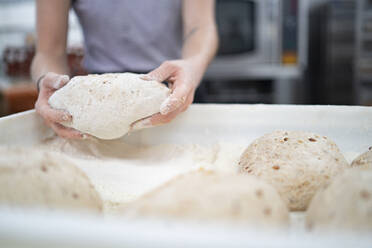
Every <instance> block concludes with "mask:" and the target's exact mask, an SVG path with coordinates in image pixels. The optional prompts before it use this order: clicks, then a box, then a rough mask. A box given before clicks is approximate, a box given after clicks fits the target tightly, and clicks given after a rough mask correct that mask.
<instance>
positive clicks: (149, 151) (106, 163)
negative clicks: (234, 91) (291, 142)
mask: <svg viewBox="0 0 372 248" xmlns="http://www.w3.org/2000/svg"><path fill="white" fill-rule="evenodd" d="M37 148H39V149H40V148H41V149H46V150H52V151H56V152H60V153H62V154H65V155H66V156H67V157H68V158H69V159H71V160H73V162H75V164H76V165H77V166H78V167H79V168H81V169H82V170H83V171H84V172H85V173H86V175H87V176H88V177H89V178H90V180H91V182H92V183H93V185H94V186H95V188H96V190H97V191H98V192H99V194H100V195H101V198H102V200H103V201H104V210H105V213H106V214H114V213H115V210H116V209H117V208H119V207H122V206H123V205H124V206H125V205H126V204H127V203H129V202H131V201H133V200H135V199H137V198H138V197H139V196H141V195H143V194H144V193H146V192H149V191H151V190H153V189H154V188H156V187H158V186H160V185H161V184H163V183H165V182H167V181H168V180H170V179H172V178H174V177H175V176H178V175H180V174H184V173H187V172H190V171H195V170H200V169H206V170H219V171H230V172H231V171H236V170H237V166H236V165H237V163H238V161H239V158H240V154H241V153H242V152H243V150H244V148H245V145H240V144H229V143H217V144H212V145H197V144H184V145H180V144H159V145H151V146H150V145H148V146H146V145H141V146H137V145H132V144H127V143H125V142H124V141H123V140H122V139H119V140H106V141H103V140H97V139H90V140H84V141H76V140H64V139H61V138H58V137H53V138H50V139H48V140H45V141H44V142H43V143H42V144H40V145H38V147H37Z"/></svg>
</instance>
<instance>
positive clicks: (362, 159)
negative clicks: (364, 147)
mask: <svg viewBox="0 0 372 248" xmlns="http://www.w3.org/2000/svg"><path fill="white" fill-rule="evenodd" d="M351 166H352V167H353V168H361V169H372V147H370V148H369V151H367V152H365V153H363V154H361V155H360V156H358V157H357V158H356V159H354V161H353V162H352V163H351Z"/></svg>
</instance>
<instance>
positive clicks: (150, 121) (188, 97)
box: [132, 59, 203, 130]
mask: <svg viewBox="0 0 372 248" xmlns="http://www.w3.org/2000/svg"><path fill="white" fill-rule="evenodd" d="M202 76H203V71H202V70H201V69H199V68H197V67H196V66H195V65H194V63H193V60H191V59H189V60H170V61H166V62H164V63H163V64H161V65H160V66H159V67H158V68H156V69H155V70H153V71H151V72H150V73H148V74H146V75H144V76H143V77H142V79H144V80H156V81H158V82H163V81H166V82H167V83H169V87H170V89H171V95H170V96H169V97H168V98H167V99H166V100H165V101H164V102H163V103H162V104H161V106H160V113H158V114H155V115H153V116H151V117H148V118H145V119H142V120H140V121H137V122H135V123H134V124H132V130H136V129H142V128H147V127H151V126H157V125H161V124H165V123H169V122H170V121H171V120H173V119H174V118H175V117H176V116H177V115H178V114H180V113H182V112H184V111H186V109H187V108H188V107H189V105H190V104H191V103H192V102H193V100H194V94H195V90H196V88H197V87H198V85H199V82H200V80H201V78H202Z"/></svg>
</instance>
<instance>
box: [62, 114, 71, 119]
mask: <svg viewBox="0 0 372 248" xmlns="http://www.w3.org/2000/svg"><path fill="white" fill-rule="evenodd" d="M70 119H71V117H70V116H69V115H67V114H65V115H63V116H62V120H63V121H69V120H70Z"/></svg>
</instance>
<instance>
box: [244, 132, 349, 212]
mask: <svg viewBox="0 0 372 248" xmlns="http://www.w3.org/2000/svg"><path fill="white" fill-rule="evenodd" d="M348 167H350V165H349V164H348V163H347V161H346V160H345V158H344V156H343V155H342V154H341V152H340V150H339V149H338V147H337V145H336V144H335V143H334V142H333V141H331V140H330V139H328V138H327V137H325V136H320V135H317V134H313V133H306V132H300V131H288V132H286V131H275V132H272V133H269V134H266V135H264V136H262V137H260V138H258V139H256V140H255V141H253V143H252V144H250V145H249V146H248V148H247V149H246V150H245V151H244V152H243V154H242V156H241V158H240V162H239V168H240V170H241V172H244V173H248V174H251V175H255V176H257V177H259V178H260V179H263V180H264V181H266V182H268V183H270V184H271V185H273V186H274V188H275V189H277V190H278V192H279V194H280V195H281V196H282V198H283V200H284V201H285V202H286V204H287V206H288V208H289V209H290V210H305V209H306V208H307V206H308V204H309V202H310V200H311V198H312V197H313V195H314V194H315V193H316V191H317V190H318V189H319V188H321V187H323V186H325V185H327V184H329V183H330V181H331V179H332V178H333V177H334V176H335V175H338V174H340V173H341V172H343V171H344V169H346V168H348Z"/></svg>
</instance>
